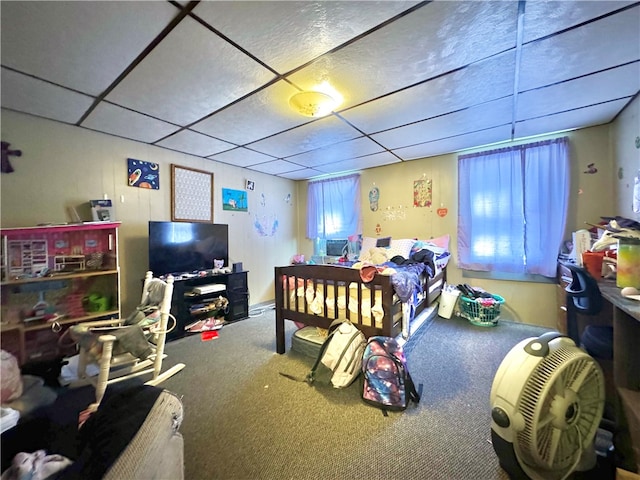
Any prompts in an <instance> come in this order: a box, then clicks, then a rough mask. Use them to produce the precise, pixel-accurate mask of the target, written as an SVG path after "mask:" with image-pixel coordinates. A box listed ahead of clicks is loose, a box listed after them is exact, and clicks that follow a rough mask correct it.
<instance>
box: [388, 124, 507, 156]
mask: <svg viewBox="0 0 640 480" xmlns="http://www.w3.org/2000/svg"><path fill="white" fill-rule="evenodd" d="M508 140H511V125H502V126H499V127H494V128H487V129H485V130H481V131H479V132H473V133H468V134H463V135H456V136H455V137H449V138H445V139H442V140H434V141H433V142H426V143H421V144H419V145H413V146H411V147H406V148H398V149H396V150H394V151H393V153H395V154H396V155H398V156H399V157H400V158H402V159H404V160H414V159H418V158H425V157H432V156H435V155H444V154H446V153H451V152H457V151H460V150H464V149H467V148H474V147H479V146H482V145H489V144H491V143H496V142H504V141H508Z"/></svg>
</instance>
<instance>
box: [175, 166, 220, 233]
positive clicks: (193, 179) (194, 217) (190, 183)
mask: <svg viewBox="0 0 640 480" xmlns="http://www.w3.org/2000/svg"><path fill="white" fill-rule="evenodd" d="M171 220H172V221H173V222H208V223H213V173H211V172H205V171H203V170H196V169H194V168H187V167H181V166H179V165H171Z"/></svg>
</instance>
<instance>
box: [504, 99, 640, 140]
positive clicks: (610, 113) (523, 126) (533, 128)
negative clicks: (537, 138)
mask: <svg viewBox="0 0 640 480" xmlns="http://www.w3.org/2000/svg"><path fill="white" fill-rule="evenodd" d="M628 102H629V100H628V99H623V100H616V101H613V102H608V103H601V104H598V105H594V106H591V107H586V108H580V109H577V110H571V111H570V112H564V113H559V114H557V115H550V116H545V117H539V118H534V119H532V120H525V121H522V122H517V123H516V127H515V137H516V138H522V137H530V136H533V135H542V134H545V133H552V132H558V131H563V130H572V129H576V128H581V127H584V126H585V125H590V126H595V125H602V124H605V123H608V122H610V121H611V120H613V117H614V116H615V115H616V114H617V113H618V112H619V111H620V109H622V108H623V107H624V106H625V105H626V104H627V103H628Z"/></svg>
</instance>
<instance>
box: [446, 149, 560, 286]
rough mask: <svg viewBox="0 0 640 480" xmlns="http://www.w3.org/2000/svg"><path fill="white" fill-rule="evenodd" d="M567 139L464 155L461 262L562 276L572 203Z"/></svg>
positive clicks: (464, 265)
mask: <svg viewBox="0 0 640 480" xmlns="http://www.w3.org/2000/svg"><path fill="white" fill-rule="evenodd" d="M569 179H570V171H569V141H568V138H567V137H563V138H558V139H554V140H547V141H543V142H537V143H532V144H527V145H518V146H514V147H509V148H502V149H498V150H492V151H488V152H479V153H474V154H469V155H460V156H459V157H458V188H459V190H458V205H459V208H458V212H459V213H458V215H459V216H458V265H459V267H460V268H462V269H466V270H480V271H497V272H505V273H523V274H525V273H526V274H540V275H544V276H547V277H553V276H555V274H556V266H557V262H556V261H557V252H558V251H559V249H560V245H561V243H562V240H563V238H562V237H563V234H564V229H565V223H566V219H567V208H568V202H569Z"/></svg>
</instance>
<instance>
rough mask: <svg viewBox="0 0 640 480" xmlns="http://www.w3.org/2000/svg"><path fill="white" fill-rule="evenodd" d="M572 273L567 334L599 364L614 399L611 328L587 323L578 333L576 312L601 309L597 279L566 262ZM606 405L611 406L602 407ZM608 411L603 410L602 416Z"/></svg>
mask: <svg viewBox="0 0 640 480" xmlns="http://www.w3.org/2000/svg"><path fill="white" fill-rule="evenodd" d="M565 266H566V267H567V268H568V269H569V271H570V272H571V278H572V281H571V283H570V284H569V285H567V287H566V288H565V291H566V292H567V335H568V336H569V337H570V338H571V339H572V340H573V341H574V342H575V344H576V345H580V346H581V347H582V348H583V349H584V350H585V351H586V352H587V353H588V354H589V355H591V356H592V357H593V358H594V359H595V360H596V361H597V362H598V363H599V364H600V366H601V367H602V370H603V372H604V376H605V390H606V394H607V399H608V400H609V401H611V400H612V399H613V398H615V387H614V386H613V327H612V326H609V325H593V324H592V325H587V326H586V327H584V329H582V332H580V328H579V326H578V314H582V315H586V316H590V317H595V316H597V315H598V314H599V313H600V311H601V310H602V306H603V300H602V294H601V293H600V287H598V282H597V281H596V279H595V278H593V276H591V274H590V273H589V272H588V271H587V270H586V269H585V268H582V267H578V266H577V265H565ZM605 408H606V409H607V408H610V407H609V406H605ZM610 416H611V414H610V413H608V412H606V413H605V417H610Z"/></svg>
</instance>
